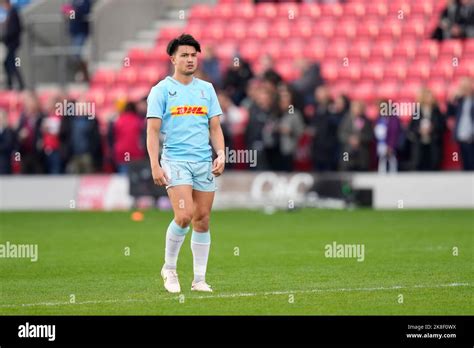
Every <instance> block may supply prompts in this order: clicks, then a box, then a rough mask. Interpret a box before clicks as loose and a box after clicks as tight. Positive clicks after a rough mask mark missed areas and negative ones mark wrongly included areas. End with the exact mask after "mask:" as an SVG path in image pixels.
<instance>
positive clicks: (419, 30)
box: [402, 20, 426, 39]
mask: <svg viewBox="0 0 474 348" xmlns="http://www.w3.org/2000/svg"><path fill="white" fill-rule="evenodd" d="M425 28H426V26H425V24H424V23H423V22H421V21H416V20H414V21H413V20H410V21H409V22H407V23H406V24H405V25H404V26H403V28H402V36H403V37H404V38H416V39H417V38H422V37H423V36H424V35H425Z"/></svg>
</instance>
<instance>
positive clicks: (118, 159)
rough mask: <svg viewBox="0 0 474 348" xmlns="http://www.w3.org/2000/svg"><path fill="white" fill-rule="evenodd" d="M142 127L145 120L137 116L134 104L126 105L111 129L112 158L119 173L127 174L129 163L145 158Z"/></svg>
mask: <svg viewBox="0 0 474 348" xmlns="http://www.w3.org/2000/svg"><path fill="white" fill-rule="evenodd" d="M144 126H145V120H144V119H143V118H142V117H140V116H139V115H138V113H137V110H136V106H135V103H132V102H129V103H127V105H126V106H125V109H124V111H123V112H122V113H121V114H120V115H119V117H118V118H117V120H116V121H115V123H114V125H113V127H112V132H113V134H112V138H113V139H112V144H113V156H114V160H115V164H116V166H117V171H118V172H119V173H121V174H127V172H128V163H129V162H131V161H136V160H142V159H144V158H145V155H146V153H145V146H144V144H143V141H142V139H143V137H142V133H143V127H144Z"/></svg>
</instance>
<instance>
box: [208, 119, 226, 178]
mask: <svg viewBox="0 0 474 348" xmlns="http://www.w3.org/2000/svg"><path fill="white" fill-rule="evenodd" d="M209 132H210V136H211V143H212V147H213V148H214V151H216V154H217V158H216V159H215V160H214V162H213V164H212V174H214V175H215V176H219V175H221V174H222V172H223V171H224V167H225V144H224V133H222V128H221V121H220V117H219V116H217V117H212V118H211V119H210V120H209Z"/></svg>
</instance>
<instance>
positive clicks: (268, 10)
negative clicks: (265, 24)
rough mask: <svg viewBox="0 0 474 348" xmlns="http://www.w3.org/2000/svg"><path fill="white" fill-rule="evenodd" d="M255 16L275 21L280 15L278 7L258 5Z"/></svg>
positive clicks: (266, 4)
mask: <svg viewBox="0 0 474 348" xmlns="http://www.w3.org/2000/svg"><path fill="white" fill-rule="evenodd" d="M255 6H256V11H255V15H256V16H257V17H259V18H267V19H273V18H275V17H276V16H277V15H278V9H277V5H275V4H273V3H266V2H265V3H259V4H256V5H255Z"/></svg>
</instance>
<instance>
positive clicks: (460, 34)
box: [433, 0, 474, 40]
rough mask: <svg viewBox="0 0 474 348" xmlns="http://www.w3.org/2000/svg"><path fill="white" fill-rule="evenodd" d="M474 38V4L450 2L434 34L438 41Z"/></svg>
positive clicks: (462, 1)
mask: <svg viewBox="0 0 474 348" xmlns="http://www.w3.org/2000/svg"><path fill="white" fill-rule="evenodd" d="M465 37H474V2H473V1H472V0H449V2H448V4H447V5H446V8H445V9H444V10H443V12H442V13H441V18H440V22H439V25H438V27H437V28H436V29H435V31H434V33H433V38H434V39H437V40H446V39H459V38H465Z"/></svg>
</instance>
